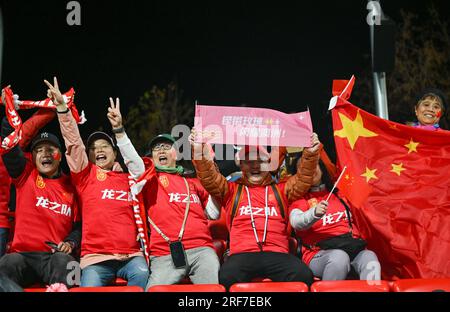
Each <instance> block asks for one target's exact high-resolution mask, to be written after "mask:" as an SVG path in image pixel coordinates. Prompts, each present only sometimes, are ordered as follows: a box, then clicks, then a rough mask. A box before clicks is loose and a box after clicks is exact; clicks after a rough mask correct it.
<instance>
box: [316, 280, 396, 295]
mask: <svg viewBox="0 0 450 312" xmlns="http://www.w3.org/2000/svg"><path fill="white" fill-rule="evenodd" d="M375 283H376V284H375ZM311 292H389V283H388V282H386V281H359V280H345V281H320V282H315V283H313V284H312V285H311Z"/></svg>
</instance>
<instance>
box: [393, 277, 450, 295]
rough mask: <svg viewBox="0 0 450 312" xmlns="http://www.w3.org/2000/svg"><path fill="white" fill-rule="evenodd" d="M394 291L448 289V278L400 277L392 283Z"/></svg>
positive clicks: (437, 290) (449, 283)
mask: <svg viewBox="0 0 450 312" xmlns="http://www.w3.org/2000/svg"><path fill="white" fill-rule="evenodd" d="M392 290H393V291H395V292H440V291H446V292H447V291H450V278H447V279H445V278H443V279H401V280H397V281H395V282H394V283H393V285H392Z"/></svg>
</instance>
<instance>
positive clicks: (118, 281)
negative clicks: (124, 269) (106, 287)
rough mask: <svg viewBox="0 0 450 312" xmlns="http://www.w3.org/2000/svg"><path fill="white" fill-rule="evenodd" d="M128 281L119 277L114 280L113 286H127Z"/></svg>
mask: <svg viewBox="0 0 450 312" xmlns="http://www.w3.org/2000/svg"><path fill="white" fill-rule="evenodd" d="M127 284H128V281H127V280H124V279H123V278H120V277H117V278H116V279H115V280H114V282H113V284H112V285H113V286H127Z"/></svg>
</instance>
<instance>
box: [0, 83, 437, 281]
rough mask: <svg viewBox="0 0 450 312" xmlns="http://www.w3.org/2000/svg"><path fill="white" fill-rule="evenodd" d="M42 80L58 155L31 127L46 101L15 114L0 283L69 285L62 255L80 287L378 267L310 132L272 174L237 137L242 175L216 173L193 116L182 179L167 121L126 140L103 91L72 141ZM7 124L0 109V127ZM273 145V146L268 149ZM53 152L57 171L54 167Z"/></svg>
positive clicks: (423, 114)
mask: <svg viewBox="0 0 450 312" xmlns="http://www.w3.org/2000/svg"><path fill="white" fill-rule="evenodd" d="M45 84H46V85H47V87H48V91H47V97H48V98H49V99H51V101H52V102H53V104H54V105H55V107H56V115H57V119H58V121H59V125H60V129H61V134H62V137H63V141H64V145H65V154H64V153H63V146H62V144H61V142H60V140H59V139H58V137H57V136H55V135H54V134H51V133H47V132H41V133H39V134H38V132H39V131H40V129H41V128H42V127H44V126H45V125H46V124H47V123H48V122H50V121H51V120H52V119H53V118H54V116H55V113H54V110H53V109H49V108H40V109H39V110H38V111H37V112H36V113H35V114H34V115H33V116H32V117H30V118H29V119H28V120H27V121H26V122H24V124H23V127H22V135H21V140H20V142H18V144H17V145H15V146H14V147H13V148H11V149H9V150H7V151H4V152H2V160H1V161H0V173H1V175H2V181H5V183H2V186H1V187H2V189H1V190H0V195H2V196H3V197H0V200H1V202H0V205H2V206H0V209H1V211H0V239H1V240H2V241H0V289H2V287H3V289H14V290H17V289H21V288H25V287H29V286H30V285H33V284H36V283H41V284H46V285H51V284H55V283H62V284H64V285H66V286H67V287H69V288H70V287H73V286H74V283H71V281H70V279H69V278H68V276H69V273H70V269H72V268H73V266H71V265H70V264H71V263H72V262H75V263H76V262H79V265H80V268H81V281H80V282H81V285H80V286H81V287H93V286H106V285H110V284H111V283H113V281H114V280H115V279H116V278H117V277H120V278H123V279H125V280H126V281H127V282H128V285H134V286H139V287H142V288H143V289H148V288H149V287H152V286H155V285H162V284H177V283H180V282H181V281H182V280H184V279H186V278H188V279H189V280H190V281H191V282H192V283H194V284H217V283H220V284H222V285H224V286H225V287H226V288H229V287H230V286H231V285H233V284H234V283H238V282H251V281H253V280H255V279H257V278H269V279H271V280H272V281H280V282H281V281H301V282H304V283H306V284H308V285H310V284H311V283H312V282H313V279H314V277H318V278H321V279H323V280H339V279H346V278H347V277H348V275H349V272H350V271H351V269H352V268H353V271H354V272H355V273H356V274H357V276H358V278H360V279H372V280H379V279H381V268H380V264H379V262H378V259H377V256H376V254H375V253H374V252H372V251H370V250H368V249H367V247H366V244H365V241H364V239H363V238H361V235H360V233H359V231H358V228H357V224H355V223H354V222H353V220H352V218H351V213H350V209H349V207H348V205H347V203H346V200H345V199H344V198H341V197H340V196H339V194H338V192H331V193H330V191H331V189H332V188H333V183H334V182H335V181H334V180H333V179H331V177H330V176H329V174H328V171H327V169H326V168H325V166H324V165H323V163H322V161H321V160H320V155H321V149H322V146H321V144H320V142H319V139H318V136H317V135H316V134H315V133H313V134H312V136H311V144H310V146H307V147H304V149H303V153H302V155H301V157H300V159H299V160H298V162H297V163H296V170H295V172H293V173H292V174H291V175H289V176H287V177H285V178H283V179H279V178H276V176H275V175H273V173H274V172H275V171H276V170H277V169H278V167H277V168H271V167H270V166H269V163H270V160H271V158H273V157H275V156H274V153H273V151H274V150H277V149H273V150H272V152H270V153H269V152H268V151H267V149H265V148H264V147H262V146H245V147H243V148H242V149H240V151H239V153H238V155H237V157H238V164H239V167H240V169H241V171H242V177H240V178H239V179H238V180H236V181H234V182H230V181H227V179H226V178H225V177H224V176H223V175H222V174H221V173H220V171H219V169H218V166H217V164H216V163H215V161H214V157H213V155H211V154H210V151H211V148H209V147H208V146H207V144H205V143H199V142H200V140H199V139H198V135H199V133H197V131H196V130H195V129H193V130H192V132H191V135H190V137H189V142H190V144H191V147H192V162H193V165H194V168H195V171H196V177H194V178H193V177H188V176H187V175H186V174H185V170H184V168H183V167H182V166H180V165H178V164H177V143H176V140H175V139H174V138H173V137H172V136H171V135H169V134H160V135H158V136H156V137H155V138H153V139H152V140H151V141H150V143H149V145H148V150H147V152H146V155H144V156H141V155H139V154H138V153H137V151H136V149H135V148H134V146H133V144H132V142H131V141H130V138H128V136H127V134H126V132H125V128H124V126H123V121H122V115H121V112H120V103H119V99H116V100H115V101H114V100H113V99H112V98H110V103H109V107H108V108H107V112H106V115H107V118H108V120H109V122H110V124H111V128H112V130H111V132H112V134H113V136H110V135H108V134H107V133H105V132H94V133H92V134H91V135H90V136H89V137H88V138H87V140H86V141H85V142H86V143H83V140H82V138H81V136H80V132H79V130H78V125H77V121H76V120H75V118H74V116H73V114H72V112H71V110H70V109H69V107H68V105H67V99H66V97H65V96H63V95H62V94H61V92H60V90H59V86H58V81H57V80H56V78H54V81H53V84H52V83H50V82H48V81H45ZM4 96H5V95H4V94H2V97H4ZM420 101H421V102H420V103H418V105H417V108H416V114H417V116H418V120H419V123H418V124H417V125H415V126H426V124H423V123H421V122H422V120H425V122H426V123H428V124H431V127H433V129H437V127H436V126H435V125H436V124H438V122H439V117H440V115H439V113H438V112H437V111H438V110H439V111H440V112H442V111H443V110H444V109H445V105H444V104H445V101H444V99H443V98H441V97H440V96H439V95H436V94H435V93H432V92H431V91H430V92H429V93H428V94H425V95H424V97H423V98H422V99H421V100H420ZM3 103H5V100H4V99H3ZM425 106H427V107H425ZM435 110H436V111H435ZM13 131H14V128H13V127H12V126H11V124H10V122H9V121H8V120H7V119H6V117H5V118H4V119H3V121H2V125H1V137H2V138H5V137H8V135H10V134H11V133H12V132H13ZM27 147H29V150H30V152H31V153H26V152H25V150H26V149H27ZM283 150H284V148H283V147H280V148H279V149H278V152H279V154H280V155H277V157H279V159H280V160H282V159H283ZM118 153H120V156H121V158H122V159H123V163H124V164H125V166H122V165H121V164H120V163H119V161H118V159H119V157H118V156H119V155H118ZM63 157H65V158H66V161H67V164H68V166H69V169H70V175H65V174H64V173H63V172H62V171H61V166H60V164H61V160H62V158H63ZM137 182H138V183H141V186H142V187H143V188H142V190H141V191H140V193H139V196H138V198H139V199H140V202H139V205H140V207H143V210H144V211H143V212H144V213H143V215H144V217H143V218H141V220H142V221H143V222H144V223H145V225H146V226H145V227H144V228H145V232H146V233H143V234H144V235H142V233H141V232H140V231H139V230H138V227H137V222H136V214H137V213H138V212H137V211H136V210H134V208H133V207H134V206H133V198H134V197H135V195H136V194H134V193H133V192H132V191H131V190H132V188H133V186H136V183H137ZM142 182H145V184H144V183H142ZM9 183H11V184H12V185H13V186H14V188H15V193H10V184H9ZM6 193H8V198H7V197H6ZM10 197H14V198H13V199H14V200H15V207H16V209H15V224H14V235H13V237H12V238H9V241H10V246H9V249H8V251H7V253H6V254H5V255H3V254H4V253H5V248H6V247H5V246H6V243H7V242H8V239H7V233H8V230H7V229H8V228H9V227H10V226H11V225H10V224H9V223H8V219H7V205H8V201H11V198H10ZM6 198H7V199H6ZM5 202H6V203H5ZM5 211H6V213H5ZM222 213H225V214H226V218H225V219H226V225H227V229H228V233H229V234H228V242H227V245H228V252H227V255H228V256H227V258H226V261H221V259H220V258H221V257H220V256H221V255H217V253H216V251H215V249H214V245H213V240H212V237H211V233H210V230H209V227H208V222H209V220H213V219H218V218H220V215H221V214H222ZM147 234H148V236H147ZM143 237H147V238H143ZM290 237H294V238H296V239H298V241H299V242H300V247H301V248H300V252H290V250H289V240H290ZM221 262H223V263H221ZM6 284H8V285H9V287H10V288H7V287H6V286H5V285H6Z"/></svg>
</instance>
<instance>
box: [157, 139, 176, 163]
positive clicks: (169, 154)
mask: <svg viewBox="0 0 450 312" xmlns="http://www.w3.org/2000/svg"><path fill="white" fill-rule="evenodd" d="M152 159H153V162H154V163H155V165H156V166H160V167H168V168H175V167H176V164H177V151H176V150H175V148H174V147H173V143H172V142H170V141H168V140H165V141H160V142H158V143H156V144H154V145H153V146H152Z"/></svg>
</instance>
